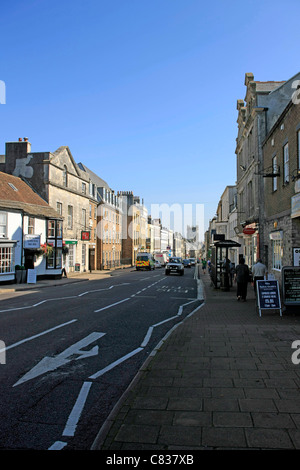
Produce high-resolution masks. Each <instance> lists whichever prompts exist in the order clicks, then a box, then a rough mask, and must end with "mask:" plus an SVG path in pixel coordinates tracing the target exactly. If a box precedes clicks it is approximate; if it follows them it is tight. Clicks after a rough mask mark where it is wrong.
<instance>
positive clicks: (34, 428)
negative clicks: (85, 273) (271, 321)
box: [0, 268, 201, 450]
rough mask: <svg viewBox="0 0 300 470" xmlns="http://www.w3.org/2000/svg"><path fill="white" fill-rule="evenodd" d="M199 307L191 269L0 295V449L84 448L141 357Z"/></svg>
mask: <svg viewBox="0 0 300 470" xmlns="http://www.w3.org/2000/svg"><path fill="white" fill-rule="evenodd" d="M200 303H201V301H200V300H199V299H197V282H196V280H195V278H194V268H191V269H188V268H186V269H185V275H184V276H178V275H171V276H165V275H164V270H163V269H156V270H155V271H151V272H148V271H138V272H137V271H130V272H128V271H127V272H119V273H116V274H115V275H114V276H112V277H110V278H106V279H102V280H97V281H87V282H84V283H78V284H69V285H64V286H61V287H51V288H47V289H41V290H40V291H38V290H37V291H34V292H27V293H22V294H20V293H12V294H11V295H10V296H8V295H5V296H3V297H1V295H0V325H1V329H0V340H1V341H4V343H5V346H6V349H5V351H2V353H1V351H0V354H2V355H3V354H5V364H0V378H1V388H0V418H1V427H0V449H36V450H39V449H41V450H44V449H58V450H61V449H64V450H68V449H82V450H87V449H90V447H91V445H92V443H93V441H94V439H95V437H96V435H97V433H98V431H99V429H100V427H101V425H102V424H103V423H104V421H105V419H106V418H107V416H108V415H109V413H110V411H111V410H112V408H113V406H114V405H115V404H116V402H117V401H118V399H119V398H120V397H121V395H122V394H123V393H124V391H125V390H126V388H127V387H128V385H129V384H130V382H131V381H132V379H133V378H134V376H135V375H136V373H137V372H138V370H139V368H140V367H141V365H142V364H143V363H144V361H145V360H146V358H147V357H148V356H149V354H150V353H151V352H152V351H153V349H154V348H155V347H156V346H157V344H158V343H159V341H160V340H161V339H162V338H163V337H164V336H165V335H166V334H167V332H168V331H170V329H171V328H172V327H174V325H175V324H176V323H178V322H181V321H182V319H183V318H184V317H185V316H186V315H188V314H190V313H191V312H192V311H193V310H194V309H195V308H197V307H198V306H199V305H200ZM2 358H3V356H2Z"/></svg>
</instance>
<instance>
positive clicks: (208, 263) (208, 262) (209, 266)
mask: <svg viewBox="0 0 300 470" xmlns="http://www.w3.org/2000/svg"><path fill="white" fill-rule="evenodd" d="M207 266H208V272H209V274H210V272H211V261H210V259H209V260H208V261H207Z"/></svg>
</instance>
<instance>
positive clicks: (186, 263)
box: [182, 259, 191, 268]
mask: <svg viewBox="0 0 300 470" xmlns="http://www.w3.org/2000/svg"><path fill="white" fill-rule="evenodd" d="M182 264H183V266H184V267H185V268H190V267H191V261H190V260H189V259H184V260H183V261H182Z"/></svg>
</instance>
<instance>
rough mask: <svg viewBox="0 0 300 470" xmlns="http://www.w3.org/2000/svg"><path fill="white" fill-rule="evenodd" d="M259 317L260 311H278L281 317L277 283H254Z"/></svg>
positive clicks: (273, 281)
mask: <svg viewBox="0 0 300 470" xmlns="http://www.w3.org/2000/svg"><path fill="white" fill-rule="evenodd" d="M256 287H257V303H258V309H259V315H260V316H261V311H262V310H268V309H278V310H279V311H280V316H281V314H282V313H281V302H280V293H279V285H278V281H275V280H268V281H256Z"/></svg>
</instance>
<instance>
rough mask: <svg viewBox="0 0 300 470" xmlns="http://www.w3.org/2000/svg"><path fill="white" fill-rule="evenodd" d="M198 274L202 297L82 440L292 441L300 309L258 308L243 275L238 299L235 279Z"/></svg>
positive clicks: (153, 444) (173, 443) (107, 444)
mask: <svg viewBox="0 0 300 470" xmlns="http://www.w3.org/2000/svg"><path fill="white" fill-rule="evenodd" d="M198 282H199V283H200V285H201V286H202V287H203V292H204V301H203V304H202V305H201V306H200V307H199V308H198V309H197V310H196V311H195V312H194V313H193V314H192V315H191V316H189V317H188V318H186V319H185V320H184V321H183V322H182V323H181V324H179V326H178V327H177V328H176V329H174V330H173V331H172V332H171V333H170V334H169V335H168V336H167V337H166V338H165V339H164V340H163V341H162V342H161V343H160V344H159V345H158V346H157V347H156V348H155V350H154V351H153V352H152V354H151V355H150V356H149V357H148V359H147V360H146V362H145V363H144V365H143V366H142V368H141V369H140V370H139V372H138V374H137V375H136V377H135V378H134V380H133V381H132V383H131V384H130V386H129V387H128V389H127V390H126V392H125V394H124V395H123V396H122V397H121V399H120V400H119V402H118V403H117V404H116V406H115V407H114V409H113V410H112V412H111V413H110V415H109V416H108V419H107V420H106V422H105V423H104V425H103V426H102V428H101V429H100V431H99V433H98V436H97V437H96V439H95V441H94V443H93V446H92V448H91V450H109V451H118V450H119V451H123V450H126V451H134V450H136V451H141V450H148V451H156V450H162V451H170V450H183V451H184V450H186V451H187V450H189V451H193V450H202V449H212V450H214V449H224V450H225V449H226V450H227V449H229V450H246V449H247V450H249V449H253V450H254V449H257V450H258V449H263V450H271V449H272V450H292V449H299V448H300V393H299V385H300V364H297V362H300V360H298V356H299V359H300V353H299V354H297V349H293V348H292V343H293V342H294V341H296V340H298V341H299V346H298V349H299V348H300V312H296V313H295V312H288V311H283V314H282V316H280V315H279V311H277V310H273V311H272V310H270V311H263V312H262V315H261V316H259V314H258V311H257V308H256V300H255V295H254V292H253V287H252V286H251V285H249V286H248V296H247V301H246V302H239V301H237V298H236V287H235V286H233V287H232V288H231V289H230V291H229V292H225V291H222V290H220V289H215V288H214V287H213V286H212V285H211V282H210V278H209V275H208V274H202V273H201V277H200V281H198ZM293 353H294V356H293V357H294V359H296V360H294V362H295V364H294V363H293V361H292V354H293ZM116 455H117V454H116Z"/></svg>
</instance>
